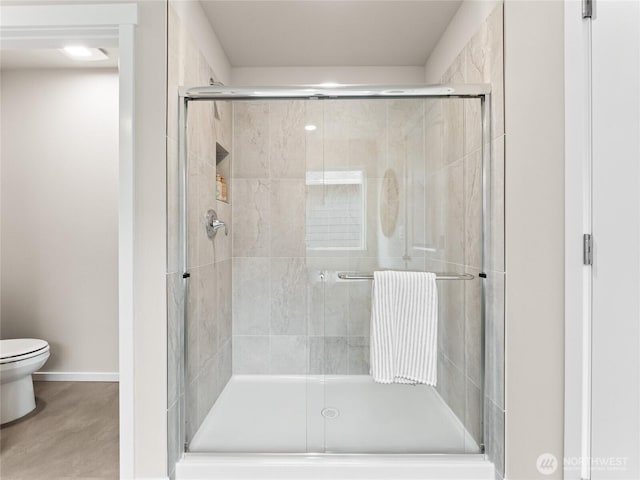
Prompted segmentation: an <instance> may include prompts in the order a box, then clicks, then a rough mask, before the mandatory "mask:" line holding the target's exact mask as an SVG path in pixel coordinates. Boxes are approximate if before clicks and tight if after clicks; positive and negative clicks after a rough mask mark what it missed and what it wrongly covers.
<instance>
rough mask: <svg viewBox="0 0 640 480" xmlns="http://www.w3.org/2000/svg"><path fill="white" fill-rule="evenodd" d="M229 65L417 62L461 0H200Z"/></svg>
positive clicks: (423, 60)
mask: <svg viewBox="0 0 640 480" xmlns="http://www.w3.org/2000/svg"><path fill="white" fill-rule="evenodd" d="M201 3H202V6H203V8H204V11H205V12H206V15H207V17H208V19H209V22H210V23H211V26H212V27H213V29H214V30H215V32H216V34H217V36H218V38H219V39H220V42H221V43H222V47H223V48H224V50H225V52H226V54H227V57H228V58H229V61H230V62H231V65H232V66H234V67H283V66H424V64H425V63H426V61H427V58H428V57H429V55H430V54H431V51H432V50H433V48H434V47H435V45H436V43H437V42H438V39H439V38H440V36H441V35H442V33H443V32H444V30H445V29H446V27H447V26H448V24H449V22H450V21H451V18H452V17H453V16H454V14H455V13H456V11H457V10H458V8H459V6H460V4H461V3H462V2H461V1H460V0H413V1H404V0H396V1H389V0H386V1H385V0H377V1H370V0H341V1H336V0H321V1H319V0H280V1H271V0H258V1H255V0H232V1H229V0H201Z"/></svg>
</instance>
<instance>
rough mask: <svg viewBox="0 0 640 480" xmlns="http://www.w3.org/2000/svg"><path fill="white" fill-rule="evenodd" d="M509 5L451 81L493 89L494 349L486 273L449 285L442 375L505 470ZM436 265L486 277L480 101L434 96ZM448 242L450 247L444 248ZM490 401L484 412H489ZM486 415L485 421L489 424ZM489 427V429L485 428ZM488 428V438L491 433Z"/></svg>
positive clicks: (467, 51)
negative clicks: (505, 23) (483, 269)
mask: <svg viewBox="0 0 640 480" xmlns="http://www.w3.org/2000/svg"><path fill="white" fill-rule="evenodd" d="M503 50H504V48H503V14H502V5H500V6H498V7H496V9H495V10H494V11H493V12H492V13H491V15H490V16H489V17H488V18H487V20H486V21H485V22H484V23H483V25H482V26H481V28H480V30H479V31H478V32H477V33H476V34H475V35H474V36H473V37H472V39H471V40H470V41H469V42H468V44H467V45H466V46H465V48H464V49H463V50H462V51H461V52H460V54H459V55H458V56H457V58H456V59H455V60H454V61H453V62H452V64H451V66H450V67H449V69H448V70H447V71H446V72H445V74H444V75H443V77H442V79H441V81H442V83H452V84H457V83H466V84H473V83H490V84H491V87H492V98H491V107H492V121H491V140H492V142H491V148H492V158H491V172H490V186H491V198H490V218H491V228H490V231H489V232H488V234H489V242H490V258H489V263H488V265H487V266H486V270H487V273H488V279H487V280H486V286H487V287H486V288H487V302H486V306H485V313H486V320H485V329H486V340H487V345H486V348H487V351H486V353H487V355H486V365H484V370H485V374H484V379H483V371H482V370H483V359H484V358H485V351H484V349H483V342H482V341H481V340H480V339H481V338H482V335H483V334H484V332H483V331H482V319H481V315H480V312H481V308H482V288H481V284H480V281H479V280H473V281H468V282H464V283H455V284H454V283H447V284H446V285H445V284H443V285H442V286H441V287H440V299H441V306H440V319H441V323H440V327H441V328H440V331H439V357H440V358H439V379H440V383H439V386H438V389H439V391H440V394H441V395H442V397H443V398H444V399H445V401H447V403H448V404H449V405H450V406H451V407H452V409H453V411H454V412H455V413H456V415H457V416H458V417H459V418H460V419H461V420H463V423H464V425H465V427H466V428H467V430H469V431H470V432H471V434H472V435H473V437H474V439H475V440H476V441H479V442H480V441H483V443H484V444H485V446H486V451H487V453H488V455H489V456H490V458H491V459H492V460H493V461H494V462H495V464H496V467H497V470H498V474H499V475H501V476H502V475H503V471H504V447H503V445H504V277H505V271H504V78H503V77H504V73H503V69H504V57H503V56H504V54H503ZM426 138H427V150H426V156H427V160H426V164H427V179H426V183H427V186H428V187H427V197H428V201H427V208H426V213H425V214H426V217H427V219H426V221H425V223H426V225H428V226H429V225H431V226H433V227H434V228H435V232H427V234H426V241H427V242H433V243H434V244H435V245H436V246H437V247H438V248H437V250H436V252H429V253H428V254H427V264H428V265H433V266H434V268H435V267H440V268H443V269H446V270H449V271H451V270H454V271H455V270H464V271H466V272H468V273H472V274H475V275H477V274H478V273H479V272H480V268H481V258H482V257H481V254H482V250H481V232H482V223H481V206H482V198H481V195H482V185H481V182H482V176H481V174H482V172H481V166H482V162H481V160H482V158H481V147H482V130H481V114H480V102H479V101H476V100H454V101H452V100H429V101H428V105H427V115H426ZM443 245H446V248H444V249H443V248H441V247H442V246H443ZM483 404H484V410H485V412H483V411H482V410H483ZM483 418H484V419H485V420H486V424H483ZM483 432H484V433H483ZM483 436H484V439H483Z"/></svg>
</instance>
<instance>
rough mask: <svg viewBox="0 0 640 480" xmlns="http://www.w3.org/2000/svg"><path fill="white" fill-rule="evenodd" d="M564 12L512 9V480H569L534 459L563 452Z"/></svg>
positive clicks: (508, 30)
mask: <svg viewBox="0 0 640 480" xmlns="http://www.w3.org/2000/svg"><path fill="white" fill-rule="evenodd" d="M563 8H564V5H563V2H540V1H507V2H505V14H504V17H505V122H506V123H505V133H506V144H505V151H506V168H505V171H506V177H505V188H506V199H505V206H506V223H505V234H506V271H507V284H506V322H507V323H506V392H505V394H506V425H505V429H506V472H505V473H506V475H505V476H506V478H509V479H527V480H533V479H537V478H551V479H553V478H562V468H559V469H558V470H557V471H556V472H555V473H554V474H552V475H548V476H545V475H543V474H542V473H540V472H539V471H538V470H537V468H536V460H537V458H538V456H539V455H541V454H543V453H551V454H553V455H555V456H556V458H558V459H561V458H562V454H563V420H564V414H563V392H564V373H563V366H564V25H563V23H564V15H563ZM542 25H543V26H544V28H541V26H542ZM546 473H549V472H546Z"/></svg>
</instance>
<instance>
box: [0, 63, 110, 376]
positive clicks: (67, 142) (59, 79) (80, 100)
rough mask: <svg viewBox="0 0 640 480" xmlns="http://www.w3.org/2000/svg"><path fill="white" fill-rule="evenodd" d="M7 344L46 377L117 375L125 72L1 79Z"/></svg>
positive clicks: (16, 74)
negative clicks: (121, 87)
mask: <svg viewBox="0 0 640 480" xmlns="http://www.w3.org/2000/svg"><path fill="white" fill-rule="evenodd" d="M1 81H2V83H1V98H2V108H1V119H2V130H1V140H2V142H1V155H0V158H1V162H2V163H1V168H2V188H1V195H2V202H1V203H2V255H1V258H2V300H1V305H2V331H1V333H2V338H15V337H36V338H42V339H44V340H47V341H48V342H49V344H50V345H51V357H50V358H49V360H48V362H47V364H46V365H45V367H44V368H43V371H47V372H117V371H118V270H117V267H118V74H117V71H115V70H88V69H85V70H23V71H19V70H16V71H4V72H2V76H1Z"/></svg>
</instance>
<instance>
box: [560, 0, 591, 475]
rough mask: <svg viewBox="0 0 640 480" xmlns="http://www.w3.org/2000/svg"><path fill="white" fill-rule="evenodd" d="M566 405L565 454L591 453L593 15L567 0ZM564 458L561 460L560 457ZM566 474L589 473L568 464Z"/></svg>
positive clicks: (584, 467) (573, 0) (581, 455)
mask: <svg viewBox="0 0 640 480" xmlns="http://www.w3.org/2000/svg"><path fill="white" fill-rule="evenodd" d="M564 23H565V33H564V35H565V42H564V44H565V46H564V49H565V61H564V65H565V375H564V376H565V380H564V381H565V399H564V401H565V406H564V432H565V434H564V437H565V438H564V456H565V458H578V459H585V458H589V457H590V456H591V440H590V439H591V267H590V266H588V265H584V263H583V252H582V241H583V235H584V234H590V233H591V169H592V152H591V148H592V145H591V110H590V106H591V19H583V18H582V2H580V1H577V0H571V1H568V2H565V18H564ZM559 460H560V461H562V459H559ZM567 467H568V468H565V472H564V475H565V476H564V478H565V479H566V480H580V479H581V478H589V475H590V472H589V468H588V465H586V464H583V465H582V468H576V467H575V465H574V466H573V467H571V466H569V465H567Z"/></svg>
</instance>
